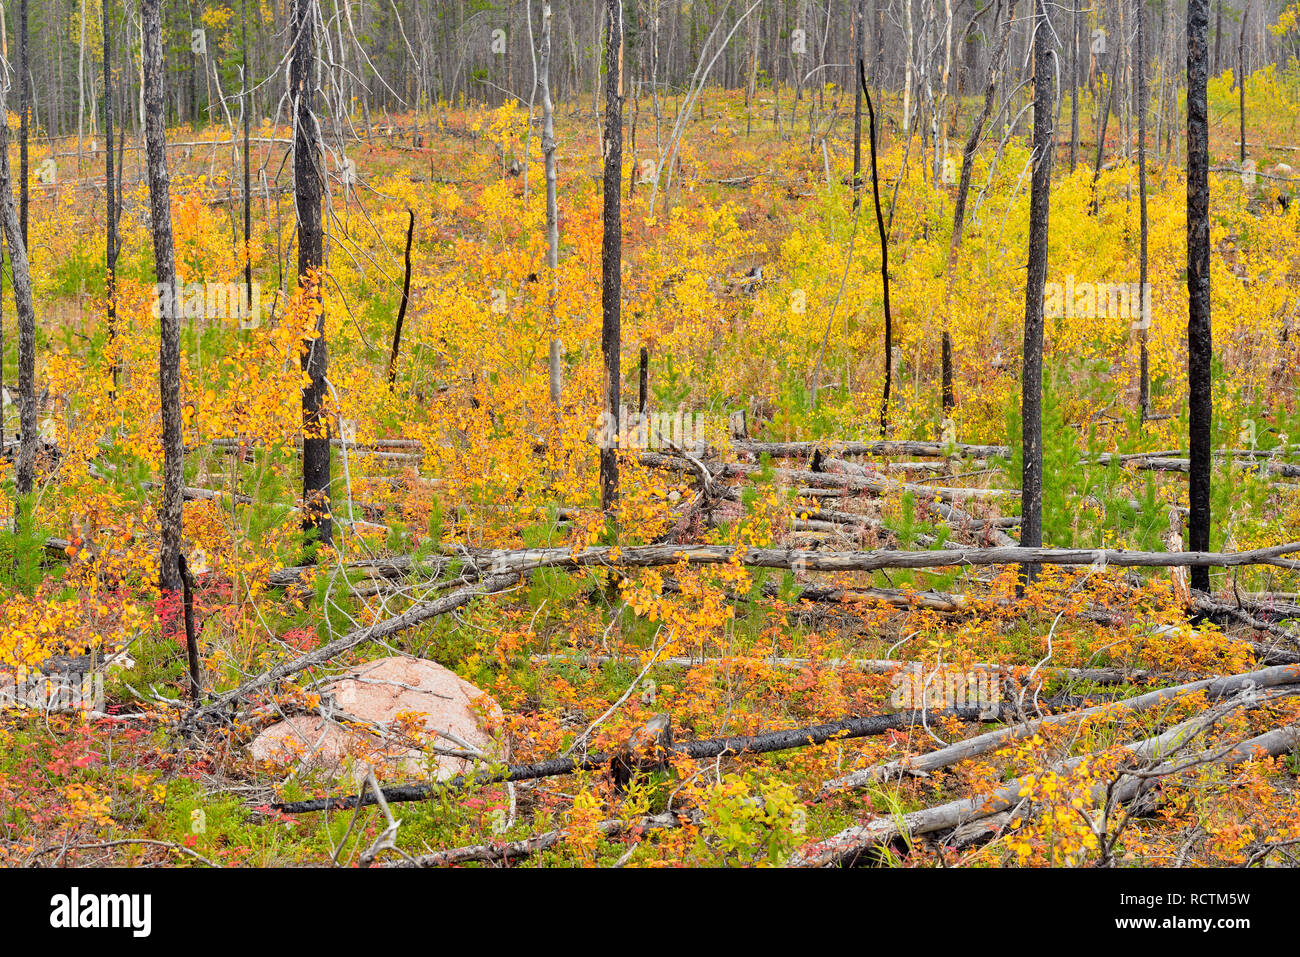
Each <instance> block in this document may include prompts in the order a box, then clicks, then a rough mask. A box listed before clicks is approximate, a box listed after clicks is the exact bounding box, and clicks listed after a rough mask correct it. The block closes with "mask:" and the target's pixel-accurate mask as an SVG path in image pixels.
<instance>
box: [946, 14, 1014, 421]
mask: <svg viewBox="0 0 1300 957" xmlns="http://www.w3.org/2000/svg"><path fill="white" fill-rule="evenodd" d="M993 19H994V20H995V21H996V22H997V23H998V41H997V46H996V47H995V48H994V50H993V53H992V55H991V57H990V58H989V78H988V82H987V83H986V84H985V86H984V103H983V106H982V107H981V108H980V112H979V115H978V116H977V117H976V118H975V125H974V126H972V127H971V131H970V138H969V139H967V140H966V149H965V150H964V151H963V152H962V159H961V178H960V180H959V181H958V184H957V201H956V203H955V204H954V205H953V214H952V239H951V240H950V241H949V244H948V283H947V289H946V292H945V296H944V297H945V308H944V314H943V341H942V345H941V349H942V360H941V361H942V376H943V411H944V413H945V414H946V413H948V412H949V411H950V410H951V409H952V408H953V406H955V405H956V392H955V390H954V387H953V365H952V332H951V330H950V328H949V312H950V311H951V309H950V303H951V296H952V285H953V268H954V266H955V265H956V263H957V252H958V250H959V249H960V248H961V239H962V227H963V226H964V224H965V220H966V198H967V196H968V195H969V193H970V180H971V171H972V169H973V168H974V166H975V153H976V152H977V151H978V150H979V145H980V139H981V138H982V136H983V135H984V124H986V123H987V122H988V119H989V114H990V113H992V111H993V97H994V94H995V93H996V92H997V82H998V69H999V68H1000V66H1001V65H1002V58H1003V56H1005V55H1006V52H1007V44H1008V43H1009V42H1010V40H1011V17H1009V16H1008V17H1005V18H1004V17H1003V16H1002V3H1001V0H997V3H996V6H995V8H994V11H993Z"/></svg>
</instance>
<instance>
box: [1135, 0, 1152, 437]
mask: <svg viewBox="0 0 1300 957" xmlns="http://www.w3.org/2000/svg"><path fill="white" fill-rule="evenodd" d="M1134 7H1135V8H1136V11H1137V114H1138V117H1137V121H1138V213H1139V217H1140V221H1141V225H1140V229H1141V237H1140V242H1141V251H1140V253H1139V257H1138V295H1139V296H1140V297H1141V298H1140V299H1139V302H1141V303H1142V305H1141V307H1140V309H1141V318H1140V319H1139V321H1138V335H1139V343H1138V348H1139V350H1140V352H1139V355H1138V411H1139V413H1140V414H1141V416H1142V421H1144V422H1145V421H1146V418H1147V416H1148V415H1149V414H1150V412H1151V371H1150V365H1151V359H1150V355H1149V354H1148V352H1147V336H1148V335H1149V330H1150V328H1151V316H1150V315H1149V314H1148V309H1147V300H1148V297H1147V60H1146V28H1145V26H1144V24H1145V22H1146V15H1145V14H1146V11H1145V10H1144V9H1143V4H1142V0H1137V3H1135V4H1134Z"/></svg>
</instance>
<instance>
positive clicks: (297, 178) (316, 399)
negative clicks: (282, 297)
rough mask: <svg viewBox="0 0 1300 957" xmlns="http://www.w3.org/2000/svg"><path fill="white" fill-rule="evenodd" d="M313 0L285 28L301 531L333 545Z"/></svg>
mask: <svg viewBox="0 0 1300 957" xmlns="http://www.w3.org/2000/svg"><path fill="white" fill-rule="evenodd" d="M315 27H316V3H315V0H293V7H292V13H291V19H290V30H291V36H292V38H293V61H292V64H291V66H290V76H289V84H290V89H289V96H290V99H291V100H292V102H293V115H294V137H293V184H294V208H295V210H296V212H297V216H298V284H299V286H300V287H301V288H302V291H303V297H304V300H305V303H306V304H310V305H311V306H312V307H313V308H315V309H317V310H318V314H317V318H316V330H315V337H314V338H311V339H306V340H304V341H303V343H302V346H301V353H302V369H303V372H305V373H306V374H307V377H308V384H307V385H306V386H304V387H303V390H302V432H303V442H302V498H303V523H302V524H303V531H304V532H306V533H307V536H308V539H309V541H308V545H309V547H310V545H311V539H312V538H314V539H315V540H316V541H317V542H319V543H320V544H321V545H323V546H327V547H328V546H331V545H333V540H334V523H333V519H332V518H331V517H330V504H329V487H330V443H329V439H330V427H329V418H328V416H327V415H326V413H325V411H324V408H323V406H324V403H325V393H326V389H327V385H326V381H325V376H326V370H327V368H328V362H329V352H328V349H327V346H326V341H325V309H324V302H323V296H322V293H321V281H322V275H321V273H322V268H323V266H324V234H323V232H322V229H321V198H322V195H323V191H324V190H323V183H322V172H321V163H322V162H323V156H322V155H321V150H320V148H319V143H320V136H319V125H318V123H317V120H316V114H315V111H314V104H315V99H316V81H315V77H314V73H315V72H316V63H317V57H316V30H315Z"/></svg>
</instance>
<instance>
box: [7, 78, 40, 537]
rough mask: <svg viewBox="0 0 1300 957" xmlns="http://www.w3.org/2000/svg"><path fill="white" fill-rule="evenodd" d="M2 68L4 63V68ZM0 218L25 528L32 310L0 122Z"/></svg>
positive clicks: (18, 506) (18, 518) (32, 402)
mask: <svg viewBox="0 0 1300 957" xmlns="http://www.w3.org/2000/svg"><path fill="white" fill-rule="evenodd" d="M5 66H6V67H7V66H8V64H6V65H5ZM6 109H7V108H6V105H5V90H4V83H3V82H2V81H0V117H5V116H7V115H8V113H7V112H6ZM0 218H2V219H3V221H4V222H3V227H4V234H5V241H6V242H7V243H8V244H9V263H10V267H11V269H12V270H13V277H14V306H15V307H16V312H17V315H18V423H19V424H18V431H19V445H18V468H17V474H16V476H15V482H14V490H15V492H16V493H17V498H18V501H16V502H15V503H14V527H15V529H16V530H17V529H20V528H22V527H25V526H26V525H27V523H28V522H29V520H30V517H31V509H30V501H29V498H28V497H29V496H30V495H31V494H32V486H33V483H34V479H35V474H36V311H35V308H34V307H33V304H32V279H31V274H30V272H29V270H28V267H27V244H26V243H25V242H24V240H23V235H22V224H21V221H20V219H19V216H18V213H17V211H16V210H15V209H14V193H13V175H12V173H11V172H10V167H9V126H8V124H7V123H2V122H0Z"/></svg>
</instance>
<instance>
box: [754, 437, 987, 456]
mask: <svg viewBox="0 0 1300 957" xmlns="http://www.w3.org/2000/svg"><path fill="white" fill-rule="evenodd" d="M731 447H732V448H733V449H735V450H736V451H738V452H748V453H750V454H751V455H770V456H771V457H772V458H774V459H777V458H801V457H804V456H811V455H812V454H813V453H814V452H818V451H820V452H822V453H823V454H832V455H838V456H844V455H874V456H891V455H915V456H922V457H928V458H946V457H948V455H949V453H950V452H951V453H952V454H953V455H956V456H958V457H960V458H967V459H988V458H1007V457H1008V456H1009V455H1010V454H1011V452H1010V450H1009V449H1008V448H1007V447H1006V446H1005V445H962V444H957V445H952V446H946V445H944V444H943V443H942V442H922V441H911V440H901V441H900V440H896V441H881V442H853V441H840V440H819V441H812V442H732V443H731Z"/></svg>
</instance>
